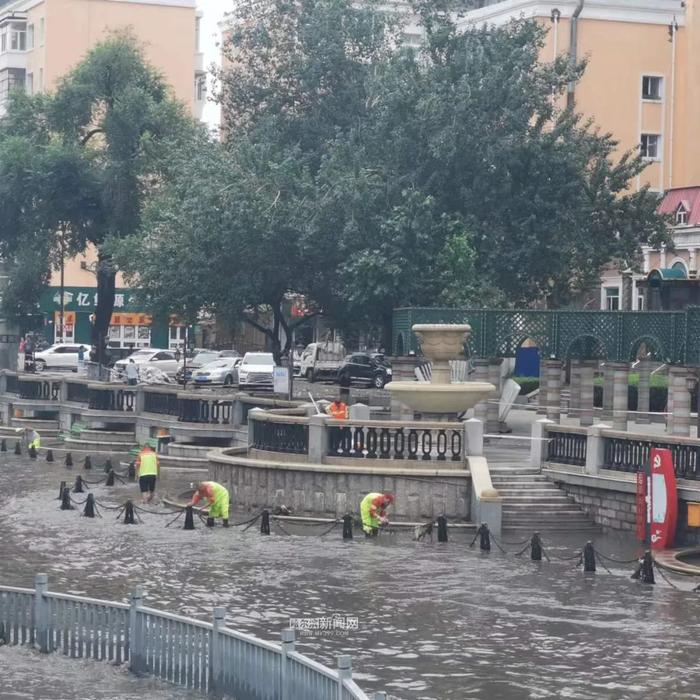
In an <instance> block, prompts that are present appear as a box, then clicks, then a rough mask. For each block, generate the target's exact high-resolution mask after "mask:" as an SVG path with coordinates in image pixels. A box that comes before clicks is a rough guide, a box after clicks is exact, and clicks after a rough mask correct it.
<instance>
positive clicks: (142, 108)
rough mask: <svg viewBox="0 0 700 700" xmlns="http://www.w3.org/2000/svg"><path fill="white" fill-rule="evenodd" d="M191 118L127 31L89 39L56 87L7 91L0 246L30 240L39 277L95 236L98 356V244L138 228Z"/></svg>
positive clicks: (110, 303) (16, 248) (109, 269)
mask: <svg viewBox="0 0 700 700" xmlns="http://www.w3.org/2000/svg"><path fill="white" fill-rule="evenodd" d="M192 128H193V127H192V124H191V122H190V120H188V119H187V118H186V117H185V115H184V110H183V108H182V106H181V105H180V104H179V103H177V102H176V101H175V100H174V99H172V97H171V96H170V94H169V90H168V87H167V85H166V84H165V82H164V81H163V79H162V77H161V76H160V75H159V74H158V73H157V72H156V71H155V69H153V68H152V67H151V66H150V65H148V64H147V63H146V61H145V60H144V58H143V55H142V52H141V49H140V48H139V47H138V45H137V44H136V42H135V41H134V39H133V38H132V37H131V36H130V35H128V34H115V35H113V36H111V37H110V38H108V39H107V40H106V41H105V42H103V43H102V44H100V45H98V46H96V47H95V48H94V49H92V50H91V51H90V52H89V53H88V55H87V56H86V57H85V59H84V60H83V61H81V63H80V64H78V65H77V66H76V68H75V69H74V70H73V71H71V73H69V74H68V75H67V76H66V77H65V78H64V79H63V80H62V81H61V82H60V83H59V85H58V87H57V89H56V91H55V92H54V93H52V94H48V95H38V96H36V97H28V96H25V95H22V94H20V93H14V94H13V96H12V98H11V100H10V105H9V110H8V115H7V116H6V117H5V118H3V119H2V120H0V200H2V203H1V204H0V220H2V221H1V223H0V247H1V249H2V252H3V253H4V255H5V256H7V257H8V258H10V259H16V260H21V259H22V256H23V255H26V251H27V249H30V250H32V251H33V252H34V254H35V255H36V256H38V259H37V261H36V264H35V265H34V267H35V269H37V270H40V271H41V273H42V275H43V276H44V278H45V277H46V275H47V271H48V268H49V264H50V262H51V261H52V260H54V261H55V259H56V258H57V257H58V255H59V254H60V253H59V250H60V249H61V247H63V249H64V250H65V251H66V252H67V253H75V252H78V251H82V250H84V249H85V246H86V245H87V244H88V243H92V244H94V245H95V246H97V249H98V263H97V270H96V274H97V292H98V300H97V306H96V313H95V323H94V326H93V343H94V345H95V346H96V347H97V348H98V353H99V357H100V359H102V357H103V353H104V349H105V339H106V334H107V330H108V327H109V321H110V318H111V315H112V311H113V309H114V289H115V277H116V268H115V266H114V264H113V261H112V260H111V257H110V256H109V254H107V253H106V252H105V251H106V247H105V249H104V250H103V247H104V244H105V243H106V242H107V241H109V240H110V239H119V238H122V237H125V236H127V235H129V234H132V233H134V232H135V231H137V230H139V227H140V225H141V212H142V208H143V202H144V199H145V197H146V196H147V194H148V193H149V192H150V191H151V190H153V189H154V188H157V187H158V186H159V185H160V184H161V183H162V173H163V172H164V169H165V165H166V163H167V153H168V152H169V150H170V148H171V147H172V144H173V142H177V141H178V140H181V139H184V138H187V137H188V136H189V134H190V132H191V130H192ZM39 259H41V261H42V262H41V263H40V262H39ZM30 288H33V289H35V288H36V285H33V286H30ZM12 299H16V295H13V294H9V295H7V300H8V301H11V300H12Z"/></svg>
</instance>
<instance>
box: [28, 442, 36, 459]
mask: <svg viewBox="0 0 700 700" xmlns="http://www.w3.org/2000/svg"><path fill="white" fill-rule="evenodd" d="M29 459H36V447H34V445H30V446H29Z"/></svg>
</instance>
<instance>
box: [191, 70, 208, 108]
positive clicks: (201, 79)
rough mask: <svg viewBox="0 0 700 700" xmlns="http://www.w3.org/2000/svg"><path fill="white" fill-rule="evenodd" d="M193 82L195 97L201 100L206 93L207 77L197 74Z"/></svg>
mask: <svg viewBox="0 0 700 700" xmlns="http://www.w3.org/2000/svg"><path fill="white" fill-rule="evenodd" d="M194 84H195V99H196V100H197V102H202V101H203V100H204V98H205V97H206V95H207V79H206V77H205V76H203V75H200V76H197V77H196V78H195V80H194Z"/></svg>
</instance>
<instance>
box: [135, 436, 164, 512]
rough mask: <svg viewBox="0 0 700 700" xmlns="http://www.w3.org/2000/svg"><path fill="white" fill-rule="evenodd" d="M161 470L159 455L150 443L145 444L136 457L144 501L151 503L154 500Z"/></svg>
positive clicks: (137, 473) (142, 499) (142, 500)
mask: <svg viewBox="0 0 700 700" xmlns="http://www.w3.org/2000/svg"><path fill="white" fill-rule="evenodd" d="M159 470H160V465H159V464H158V455H157V454H156V453H155V452H154V451H153V448H152V447H151V446H150V445H144V446H143V449H142V450H141V452H139V456H138V457H137V458H136V475H137V476H138V479H139V489H140V490H141V502H142V503H150V502H151V501H152V500H153V496H154V494H155V491H156V479H157V478H158V472H159Z"/></svg>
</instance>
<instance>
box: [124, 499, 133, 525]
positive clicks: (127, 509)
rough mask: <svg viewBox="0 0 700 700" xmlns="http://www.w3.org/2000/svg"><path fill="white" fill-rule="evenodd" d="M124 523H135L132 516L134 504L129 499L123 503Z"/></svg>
mask: <svg viewBox="0 0 700 700" xmlns="http://www.w3.org/2000/svg"><path fill="white" fill-rule="evenodd" d="M124 525H136V519H135V518H134V504H133V503H132V502H131V501H127V502H126V503H125V504H124Z"/></svg>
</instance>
